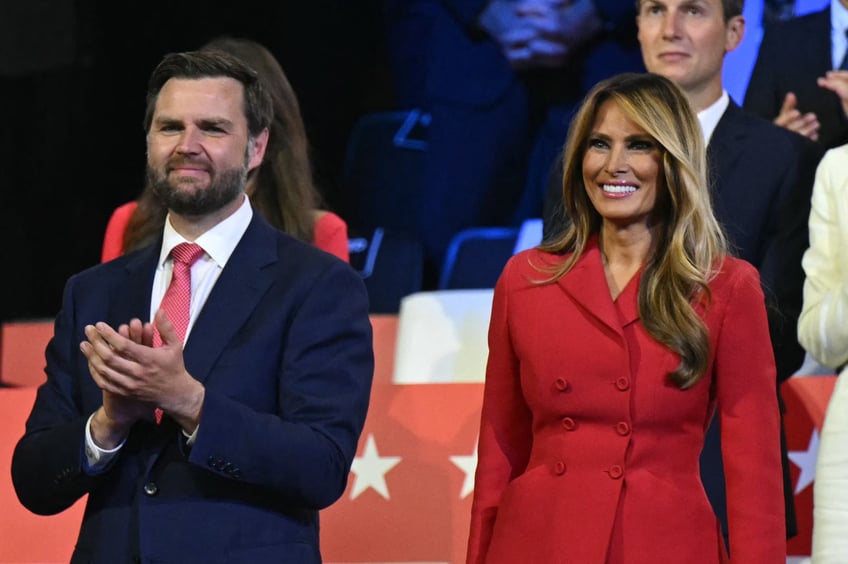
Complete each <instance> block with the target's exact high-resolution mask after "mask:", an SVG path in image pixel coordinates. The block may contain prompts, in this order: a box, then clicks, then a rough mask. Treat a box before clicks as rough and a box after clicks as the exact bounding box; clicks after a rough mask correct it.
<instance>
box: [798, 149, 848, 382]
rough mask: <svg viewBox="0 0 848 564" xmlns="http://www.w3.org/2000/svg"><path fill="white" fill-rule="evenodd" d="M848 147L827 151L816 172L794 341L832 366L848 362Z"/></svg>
mask: <svg viewBox="0 0 848 564" xmlns="http://www.w3.org/2000/svg"><path fill="white" fill-rule="evenodd" d="M846 158H848V146H843V147H839V148H836V149H831V150H830V151H828V152H827V154H826V155H825V156H824V158H823V159H822V161H821V164H820V165H819V168H818V171H817V173H816V182H815V186H814V188H813V198H812V209H811V211H810V216H809V229H810V248H809V249H808V250H807V252H806V253H805V254H804V258H803V267H804V273H805V274H806V280H805V282H804V306H803V309H802V311H801V316H800V319H799V321H798V339H799V340H800V342H801V344H802V345H803V347H804V348H805V349H806V350H807V351H808V352H809V353H810V354H811V355H812V356H813V358H815V359H816V360H818V361H819V362H821V363H822V364H824V365H825V366H829V367H831V368H836V367H839V366H841V365H843V364H845V363H846V362H848V323H846V319H848V284H846V281H848V272H846V268H848V265H846V264H845V262H844V261H845V258H846V254H845V251H844V249H845V245H846V223H845V221H846V218H845V217H844V212H845V210H846V193H845V190H846V188H848V182H846V179H848V166H846V164H845V163H846Z"/></svg>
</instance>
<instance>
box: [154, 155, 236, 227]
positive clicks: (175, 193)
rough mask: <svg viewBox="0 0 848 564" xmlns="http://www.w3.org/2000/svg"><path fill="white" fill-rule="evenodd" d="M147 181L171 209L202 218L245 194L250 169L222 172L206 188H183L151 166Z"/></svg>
mask: <svg viewBox="0 0 848 564" xmlns="http://www.w3.org/2000/svg"><path fill="white" fill-rule="evenodd" d="M147 180H148V182H150V186H151V188H152V189H153V193H154V194H155V195H156V197H157V198H158V199H159V201H160V202H162V205H164V206H165V207H166V208H167V209H168V210H170V211H172V212H174V213H176V214H179V215H188V216H200V215H207V214H210V213H214V212H216V211H218V210H220V209H222V208H224V207H225V206H226V205H227V204H230V203H231V202H232V201H233V200H235V199H236V198H237V197H238V196H239V194H241V193H242V192H243V191H244V186H245V184H246V182H247V167H246V166H243V167H239V168H229V169H226V170H222V171H220V172H218V173H217V174H215V175H214V176H213V177H212V180H211V181H210V183H209V186H207V187H206V188H204V189H196V188H195V189H191V190H185V189H181V188H179V187H177V186H174V185H172V184H171V182H170V181H169V180H168V177H167V176H163V175H160V174H159V173H158V172H157V171H156V170H154V169H152V168H151V167H150V166H148V167H147Z"/></svg>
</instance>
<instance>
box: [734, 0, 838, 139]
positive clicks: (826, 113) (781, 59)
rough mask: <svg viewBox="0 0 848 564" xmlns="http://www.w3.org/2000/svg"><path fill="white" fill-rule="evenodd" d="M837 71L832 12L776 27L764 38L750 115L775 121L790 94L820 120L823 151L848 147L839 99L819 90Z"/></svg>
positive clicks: (748, 96)
mask: <svg viewBox="0 0 848 564" xmlns="http://www.w3.org/2000/svg"><path fill="white" fill-rule="evenodd" d="M832 68H833V58H832V55H831V44H830V6H828V7H826V8H825V9H823V10H820V11H818V12H813V13H811V14H807V15H805V16H800V17H797V18H792V19H789V20H786V21H782V22H776V23H774V24H772V25H771V26H770V27H767V28H766V31H765V34H764V35H763V41H762V43H761V44H760V50H759V53H758V55H757V62H756V63H755V65H754V70H753V71H752V72H751V79H750V81H749V82H748V88H747V90H746V92H745V103H744V106H745V109H746V110H749V111H751V112H753V113H755V114H757V115H759V116H762V117H764V118H766V119H768V120H772V119H774V118H775V117H776V116H777V114H779V113H780V107H781V105H783V99H784V98H785V97H786V93H787V92H794V93H795V95H796V96H797V97H798V109H799V110H800V111H802V112H815V114H816V115H817V116H818V118H819V123H821V129H820V130H819V145H821V147H822V148H824V149H829V148H832V147H836V146H838V145H842V144H844V143H848V118H846V116H845V110H844V109H843V108H842V103H841V102H840V101H839V97H838V96H837V95H836V94H834V93H833V92H831V91H830V90H827V89H824V88H821V87H820V86H819V85H818V84H816V79H817V78H819V77H820V76H824V74H825V73H826V72H827V71H829V70H830V69H832Z"/></svg>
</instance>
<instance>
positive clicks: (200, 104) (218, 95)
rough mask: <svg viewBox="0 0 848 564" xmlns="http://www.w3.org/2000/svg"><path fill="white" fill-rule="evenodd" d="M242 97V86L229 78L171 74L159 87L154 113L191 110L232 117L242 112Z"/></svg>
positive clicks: (241, 114) (193, 112)
mask: <svg viewBox="0 0 848 564" xmlns="http://www.w3.org/2000/svg"><path fill="white" fill-rule="evenodd" d="M243 101H244V88H243V87H242V84H241V83H240V82H239V81H237V80H235V79H232V78H228V77H215V78H200V79H188V78H172V79H169V80H168V81H167V82H165V84H164V85H163V86H162V89H161V90H160V91H159V95H158V96H157V98H156V105H155V108H154V114H159V113H173V112H180V113H182V112H191V113H192V114H197V115H204V114H208V115H210V116H211V115H220V116H224V117H226V118H228V119H236V118H237V117H238V116H242V117H243V116H244V104H243Z"/></svg>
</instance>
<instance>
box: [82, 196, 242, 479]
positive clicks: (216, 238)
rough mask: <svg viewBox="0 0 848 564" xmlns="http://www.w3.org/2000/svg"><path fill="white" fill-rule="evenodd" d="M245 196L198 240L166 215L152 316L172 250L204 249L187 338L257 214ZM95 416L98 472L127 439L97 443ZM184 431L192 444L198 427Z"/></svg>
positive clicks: (88, 447)
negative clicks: (111, 445) (106, 445)
mask: <svg viewBox="0 0 848 564" xmlns="http://www.w3.org/2000/svg"><path fill="white" fill-rule="evenodd" d="M242 198H243V201H242V204H241V206H239V208H238V209H237V210H236V211H235V212H234V213H233V214H232V215H230V216H229V217H227V218H226V219H224V220H223V221H221V222H220V223H218V224H217V225H215V226H214V227H212V228H211V229H209V230H208V231H206V232H205V233H203V235H201V236H200V237H198V238H197V239H196V240H194V241H188V240H186V239H185V238H184V237H183V236H182V235H180V234H179V233H177V232H176V231H175V230H174V228H173V226H171V217H170V215H168V217H167V218H166V219H165V230H164V233H163V239H162V249H161V251H160V253H159V262H158V263H157V264H158V265H157V267H156V274H155V275H154V276H153V291H152V293H151V299H150V319H153V316H154V315H155V314H156V311H157V310H158V309H159V304H160V303H162V298H163V297H164V296H165V291H166V290H167V289H168V285H169V284H170V283H171V275H172V273H173V271H174V261H173V259H171V250H172V249H173V248H174V247H176V246H177V245H179V244H180V243H191V242H194V243H196V244H198V245H200V246H201V247H202V248H203V250H204V255H203V256H202V257H200V259H198V260H197V262H195V263H194V264H193V265H192V267H191V303H190V304H189V320H188V328H187V329H186V334H185V339H184V342H185V341H188V337H189V335H190V334H191V328H192V327H193V326H194V322H195V321H196V320H197V316H198V314H199V313H200V310H201V309H203V304H205V303H206V299H207V298H208V297H209V294H210V293H211V292H212V288H213V287H214V286H215V282H217V281H218V277H219V276H220V275H221V271H223V269H224V267H225V266H226V265H227V261H228V260H229V259H230V256H231V255H232V254H233V251H235V248H236V245H238V243H239V241H240V240H241V238H242V236H243V235H244V232H245V231H247V226H248V225H249V224H250V220H251V219H252V218H253V208H251V206H250V202H249V200H248V199H247V197H246V196H242ZM127 321H129V320H127ZM92 417H94V414H93V413H92V414H91V416H90V417H89V418H88V423H87V424H86V427H85V443H86V444H85V454H86V459H87V462H88V466H89V468H88V470H89V471H91V472H97V471H100V470H103V469H104V468H105V467H106V465H107V464H108V463H109V462H110V461H111V460H112V459H113V458H114V457H115V455H116V454H117V453H118V451H120V449H121V447H122V446H123V445H124V443H123V442H121V444H119V445H118V446H117V447H115V448H113V449H110V450H106V449H102V448H100V447H99V446H97V444H95V442H94V439H93V438H92V436H91V419H92ZM198 428H199V427H198ZM183 433H184V434H185V436H186V438H187V439H188V440H187V442H188V444H192V443H193V442H194V439H195V437H196V436H197V429H194V430H193V431H192V433H191V434H189V433H186V432H185V430H183Z"/></svg>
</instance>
